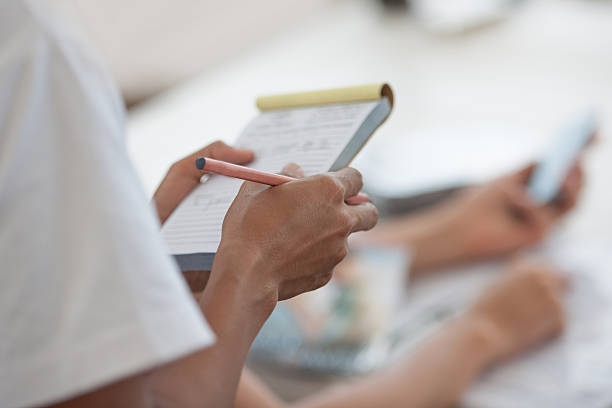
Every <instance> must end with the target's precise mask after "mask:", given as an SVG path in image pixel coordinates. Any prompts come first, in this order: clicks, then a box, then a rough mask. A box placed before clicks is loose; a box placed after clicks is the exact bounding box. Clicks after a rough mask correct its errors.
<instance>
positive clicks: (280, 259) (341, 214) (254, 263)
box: [211, 165, 378, 301]
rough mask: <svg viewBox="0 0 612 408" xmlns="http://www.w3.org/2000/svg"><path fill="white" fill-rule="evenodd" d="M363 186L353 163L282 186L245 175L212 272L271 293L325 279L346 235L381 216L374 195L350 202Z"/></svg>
mask: <svg viewBox="0 0 612 408" xmlns="http://www.w3.org/2000/svg"><path fill="white" fill-rule="evenodd" d="M285 173H286V174H288V175H291V176H294V177H295V176H300V175H301V174H300V173H301V170H299V168H298V167H297V166H295V165H291V166H289V167H286V168H285ZM361 187H362V180H361V175H360V174H359V172H357V171H356V170H354V169H351V168H345V169H342V170H340V171H337V172H333V173H326V174H321V175H316V176H312V177H307V178H304V179H301V180H296V181H291V182H289V183H285V184H282V185H280V186H276V187H267V186H262V185H261V184H256V183H250V182H246V183H244V184H243V185H242V187H241V189H240V191H239V193H238V195H237V196H236V199H235V200H234V202H233V204H232V206H231V207H230V209H229V211H228V212H227V214H226V216H225V220H224V222H223V232H222V238H221V243H220V245H219V250H218V252H217V255H216V257H215V262H214V265H213V271H212V274H211V279H213V280H214V279H223V278H226V277H229V278H230V279H236V281H237V282H240V284H241V285H247V286H249V287H250V288H251V289H250V290H249V291H247V292H251V293H253V294H255V295H257V294H259V295H260V296H262V297H264V298H266V299H271V300H273V301H277V300H282V299H287V298H290V297H293V296H295V295H298V294H300V293H303V292H307V291H310V290H314V289H317V288H319V287H320V286H323V285H324V284H326V283H327V282H328V281H329V279H330V278H331V276H332V271H333V268H334V267H335V266H336V265H337V264H338V263H339V262H340V261H341V260H342V259H343V258H344V257H345V256H346V253H347V246H346V245H347V244H346V240H347V237H348V236H349V235H350V234H351V233H353V232H356V231H362V230H368V229H370V228H372V227H374V225H375V224H376V222H377V220H378V212H377V211H376V208H375V207H374V206H373V205H372V204H371V203H364V204H359V205H348V204H346V203H345V202H344V201H345V200H346V199H347V198H349V197H352V196H354V195H356V194H357V193H358V192H359V190H361Z"/></svg>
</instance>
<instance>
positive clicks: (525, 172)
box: [510, 163, 536, 185]
mask: <svg viewBox="0 0 612 408" xmlns="http://www.w3.org/2000/svg"><path fill="white" fill-rule="evenodd" d="M535 167H536V163H530V164H529V165H527V166H525V167H523V168H522V169H520V170H519V171H517V172H515V173H514V174H512V175H511V176H510V177H511V178H512V179H513V181H515V182H516V183H518V184H523V185H524V184H527V182H528V181H529V178H530V177H531V175H532V174H533V170H534V169H535Z"/></svg>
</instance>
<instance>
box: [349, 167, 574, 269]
mask: <svg viewBox="0 0 612 408" xmlns="http://www.w3.org/2000/svg"><path fill="white" fill-rule="evenodd" d="M532 170H533V166H529V167H526V168H524V169H522V170H521V171H519V172H517V173H514V174H511V175H509V176H506V177H502V178H500V179H497V180H494V181H492V182H490V183H488V184H485V185H483V186H478V187H473V188H470V189H468V190H466V191H464V192H461V193H458V194H457V196H455V197H453V198H451V199H449V200H447V201H445V202H443V203H441V204H440V205H438V206H436V207H433V208H431V209H429V210H425V211H423V212H420V213H416V214H411V215H408V216H405V217H403V218H396V219H393V220H390V221H387V222H386V223H384V224H382V225H381V226H380V227H378V228H376V229H374V230H373V231H372V232H371V233H368V234H362V236H361V237H359V238H360V241H356V242H355V244H357V245H368V244H370V243H372V242H374V243H378V244H393V245H406V246H407V247H408V248H409V249H410V251H411V254H412V264H411V271H410V273H411V274H413V275H418V274H421V273H423V272H426V271H428V270H431V269H432V268H436V267H440V266H446V265H449V264H453V263H458V262H465V261H472V260H476V259H480V258H485V257H493V256H500V255H505V254H508V253H510V252H512V251H515V250H518V249H521V248H524V247H527V246H530V245H533V244H535V243H537V242H538V241H540V240H541V239H542V238H543V237H544V236H545V235H546V233H547V232H548V231H549V230H550V229H551V227H552V226H553V225H555V223H556V222H557V221H558V220H559V219H560V218H561V217H562V216H563V215H565V214H566V213H567V212H568V211H570V210H571V209H572V208H573V207H574V206H575V204H576V201H577V200H578V196H579V194H580V190H581V188H582V181H583V177H582V169H581V167H580V164H578V163H577V164H576V165H575V166H574V167H573V168H572V169H571V171H570V172H569V174H568V175H567V177H566V178H565V181H564V183H563V186H562V188H561V192H560V194H559V195H558V197H557V198H556V199H555V200H554V201H553V202H552V203H550V204H548V205H544V206H539V205H537V204H535V203H534V202H533V201H532V200H531V199H530V197H529V195H528V193H527V189H526V187H525V185H526V183H527V180H528V178H529V175H530V174H531V172H532Z"/></svg>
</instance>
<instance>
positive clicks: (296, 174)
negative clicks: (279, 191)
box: [281, 163, 304, 178]
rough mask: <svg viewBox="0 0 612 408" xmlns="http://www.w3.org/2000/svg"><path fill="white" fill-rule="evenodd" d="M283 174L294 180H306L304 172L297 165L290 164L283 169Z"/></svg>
mask: <svg viewBox="0 0 612 408" xmlns="http://www.w3.org/2000/svg"><path fill="white" fill-rule="evenodd" d="M281 174H284V175H285V176H289V177H293V178H304V171H303V170H302V168H301V167H300V166H298V165H297V164H295V163H289V164H287V165H285V167H283V169H282V170H281Z"/></svg>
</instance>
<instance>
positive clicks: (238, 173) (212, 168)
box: [195, 157, 370, 204]
mask: <svg viewBox="0 0 612 408" xmlns="http://www.w3.org/2000/svg"><path fill="white" fill-rule="evenodd" d="M195 163H196V167H197V168H198V169H199V170H204V171H207V172H209V173H214V174H219V175H222V176H226V177H233V178H237V179H241V180H247V181H254V182H255V183H261V184H267V185H269V186H278V185H279V184H283V183H286V182H288V181H294V180H297V179H295V178H293V177H289V176H283V175H282V174H274V173H268V172H265V171H261V170H255V169H251V168H249V167H244V166H239V165H237V164H232V163H227V162H224V161H221V160H215V159H209V158H208V157H198V158H197V159H196V161H195ZM369 201H370V198H369V197H368V196H367V195H366V194H363V193H359V194H357V195H356V196H354V197H350V198H348V199H347V200H346V203H347V204H361V203H367V202H369Z"/></svg>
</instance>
